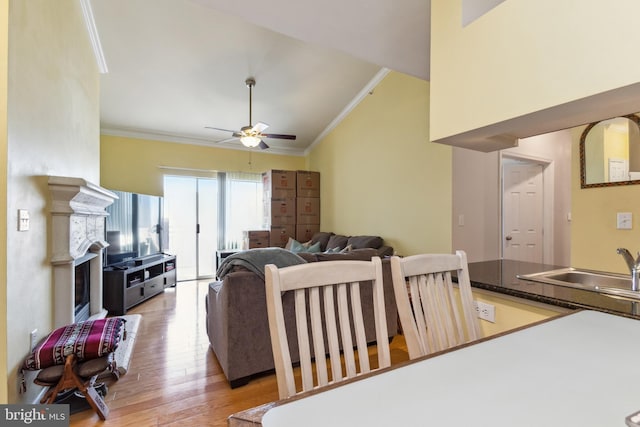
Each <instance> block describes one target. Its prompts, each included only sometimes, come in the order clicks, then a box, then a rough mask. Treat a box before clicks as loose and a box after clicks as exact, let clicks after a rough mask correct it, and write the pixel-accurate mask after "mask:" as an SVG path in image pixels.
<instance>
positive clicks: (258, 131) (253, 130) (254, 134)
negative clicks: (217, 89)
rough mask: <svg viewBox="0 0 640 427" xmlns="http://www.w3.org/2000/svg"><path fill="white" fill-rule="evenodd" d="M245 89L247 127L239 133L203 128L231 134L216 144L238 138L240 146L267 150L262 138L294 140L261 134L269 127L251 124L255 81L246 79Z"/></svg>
mask: <svg viewBox="0 0 640 427" xmlns="http://www.w3.org/2000/svg"><path fill="white" fill-rule="evenodd" d="M244 82H245V84H246V85H247V87H248V88H249V125H248V126H243V127H242V128H241V129H240V130H239V131H237V130H229V129H221V128H216V127H211V126H205V128H206V129H214V130H221V131H223V132H231V134H232V137H231V138H229V139H225V140H222V141H218V142H227V141H231V140H234V139H236V138H240V142H242V145H244V146H245V147H249V148H254V147H260V148H261V149H263V150H264V149H267V148H269V146H268V145H267V144H266V143H265V142H264V141H263V140H262V138H276V139H291V140H294V139H296V136H295V135H283V134H279V133H262V132H263V131H264V130H265V129H267V128H268V127H269V125H268V124H266V123H262V122H258V123H256V124H255V126H254V125H252V124H251V123H252V122H251V96H252V89H253V87H254V86H255V85H256V80H255V79H254V78H253V77H249V78H247V80H245V81H244Z"/></svg>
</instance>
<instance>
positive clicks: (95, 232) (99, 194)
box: [49, 176, 118, 327]
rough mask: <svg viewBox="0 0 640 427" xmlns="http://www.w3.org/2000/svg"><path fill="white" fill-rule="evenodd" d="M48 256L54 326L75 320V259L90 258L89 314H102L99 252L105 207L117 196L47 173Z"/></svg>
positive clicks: (99, 188)
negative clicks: (48, 212)
mask: <svg viewBox="0 0 640 427" xmlns="http://www.w3.org/2000/svg"><path fill="white" fill-rule="evenodd" d="M49 190H50V193H51V197H52V199H51V215H52V218H51V226H52V232H51V236H52V245H51V247H52V257H51V263H52V264H53V268H54V322H55V325H56V327H59V326H63V325H68V324H70V323H73V322H74V321H75V312H74V307H75V299H74V298H75V296H74V289H75V271H74V270H75V269H74V267H75V262H76V260H78V259H80V258H82V257H84V256H85V254H87V252H89V251H90V252H92V253H95V254H96V255H97V256H95V257H93V258H92V259H91V261H90V262H91V273H90V274H91V291H90V292H91V302H90V315H91V316H92V317H100V316H104V315H106V311H105V310H104V308H103V307H102V258H103V257H102V253H103V249H104V248H106V247H107V246H109V244H108V243H107V242H106V241H105V240H104V238H105V232H104V225H105V221H104V218H105V217H106V216H107V212H106V210H105V209H106V207H107V206H109V205H111V204H112V203H113V201H114V200H115V199H117V198H118V196H116V195H115V193H113V192H111V191H109V190H107V189H105V188H102V187H100V186H98V185H95V184H92V183H90V182H88V181H86V180H84V179H82V178H73V177H61V176H50V177H49Z"/></svg>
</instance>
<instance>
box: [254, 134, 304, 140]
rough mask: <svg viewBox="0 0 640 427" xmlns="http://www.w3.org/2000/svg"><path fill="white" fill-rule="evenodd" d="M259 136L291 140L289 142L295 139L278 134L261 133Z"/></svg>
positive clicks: (293, 136)
mask: <svg viewBox="0 0 640 427" xmlns="http://www.w3.org/2000/svg"><path fill="white" fill-rule="evenodd" d="M261 136H262V137H264V138H277V139H291V140H294V139H296V136H295V135H283V134H280V133H263V134H262V135H261Z"/></svg>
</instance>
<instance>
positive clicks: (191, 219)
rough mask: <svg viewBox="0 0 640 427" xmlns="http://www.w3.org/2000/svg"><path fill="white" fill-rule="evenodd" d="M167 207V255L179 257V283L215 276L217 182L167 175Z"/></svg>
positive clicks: (165, 192) (165, 200)
mask: <svg viewBox="0 0 640 427" xmlns="http://www.w3.org/2000/svg"><path fill="white" fill-rule="evenodd" d="M164 204H165V205H164V209H165V215H166V216H167V218H168V220H169V246H168V249H167V252H169V253H171V254H175V255H176V256H177V258H178V267H179V268H178V269H177V274H178V280H179V281H182V280H194V279H199V278H208V277H214V276H215V256H216V249H217V242H218V235H217V233H218V227H217V224H218V183H217V179H215V178H197V177H189V176H165V178H164Z"/></svg>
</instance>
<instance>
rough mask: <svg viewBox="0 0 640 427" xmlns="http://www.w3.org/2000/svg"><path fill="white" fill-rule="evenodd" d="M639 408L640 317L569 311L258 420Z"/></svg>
mask: <svg viewBox="0 0 640 427" xmlns="http://www.w3.org/2000/svg"><path fill="white" fill-rule="evenodd" d="M637 410H640V321H639V320H635V319H631V318H625V317H620V316H616V315H611V314H606V313H602V312H596V311H579V312H576V313H572V314H569V315H566V316H561V317H558V318H555V319H553V320H550V321H547V322H544V323H540V324H537V325H535V326H532V327H528V328H525V329H521V330H519V331H517V332H514V333H509V334H505V335H502V336H499V337H497V338H494V339H489V340H486V341H482V342H479V343H477V344H473V345H469V346H467V347H464V348H461V349H458V350H455V351H451V352H448V353H445V354H442V355H439V356H436V357H431V358H425V359H422V360H418V361H415V362H414V363H408V364H406V365H404V366H402V367H399V368H397V369H390V370H387V371H384V372H381V373H379V374H376V375H371V376H367V377H365V378H362V379H360V380H357V381H353V382H349V383H347V384H344V385H340V386H337V387H333V388H328V389H327V390H325V391H322V392H318V393H314V394H310V395H309V396H306V397H303V398H299V399H295V400H292V401H290V402H281V404H278V405H276V406H274V407H272V408H271V409H269V410H268V411H267V412H266V413H265V414H264V416H263V417H262V420H261V421H262V426H263V427H300V426H305V427H314V426H323V427H325V426H331V427H340V426H345V427H346V426H349V427H353V426H367V427H369V426H385V427H389V426H403V427H410V426H437V427H443V426H491V427H500V426H509V427H516V426H535V427H542V426H544V427H549V426H562V427H567V426H570V427H571V426H579V427H582V426H594V427H595V426H597V427H603V426H625V417H626V416H628V415H630V414H631V413H633V412H635V411H637Z"/></svg>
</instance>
